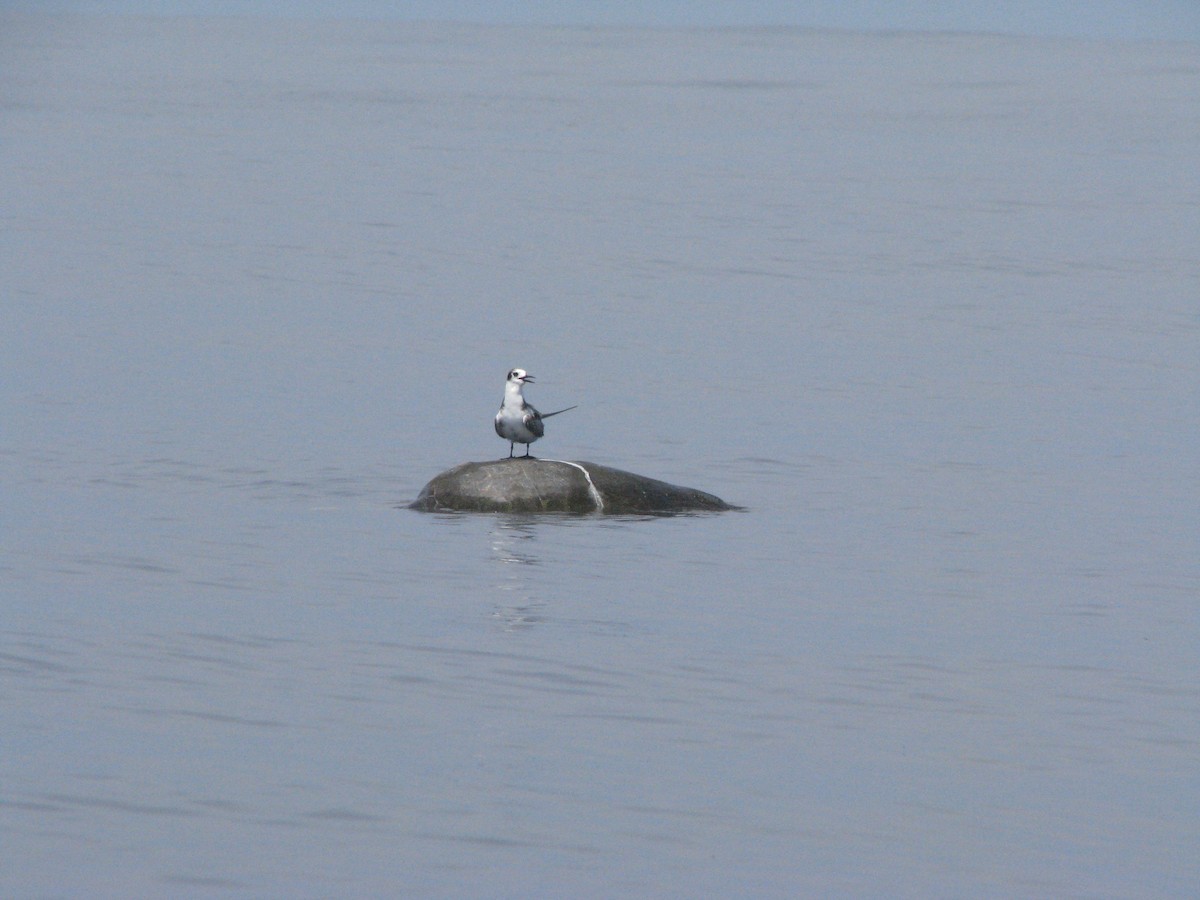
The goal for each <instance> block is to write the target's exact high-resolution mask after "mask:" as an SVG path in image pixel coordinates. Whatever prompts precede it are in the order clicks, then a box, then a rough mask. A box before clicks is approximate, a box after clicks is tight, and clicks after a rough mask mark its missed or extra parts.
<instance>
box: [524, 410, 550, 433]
mask: <svg viewBox="0 0 1200 900" xmlns="http://www.w3.org/2000/svg"><path fill="white" fill-rule="evenodd" d="M524 422H525V427H526V428H528V429H529V430H530V431H531V432H533V434H535V435H537V436H538V437H541V436H542V435H544V434H545V433H546V426H545V425H543V424H542V414H541V413H540V412H538V411H537V410H536V409H534V408H533V407H532V406H530V405H529V404H528V403H526V404H525V419H524Z"/></svg>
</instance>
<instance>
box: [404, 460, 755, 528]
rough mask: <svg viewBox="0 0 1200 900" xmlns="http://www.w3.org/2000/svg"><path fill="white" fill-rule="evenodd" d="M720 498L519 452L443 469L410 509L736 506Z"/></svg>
mask: <svg viewBox="0 0 1200 900" xmlns="http://www.w3.org/2000/svg"><path fill="white" fill-rule="evenodd" d="M737 508H738V507H736V506H731V505H730V504H728V503H726V502H725V501H724V500H722V499H721V498H720V497H714V496H713V495H712V494H706V493H705V492H704V491H698V490H695V489H694V488H687V487H680V486H678V485H674V484H668V483H667V482H665V481H658V480H656V479H654V478H646V477H644V476H642V475H635V474H633V473H632V472H623V471H621V470H620V469H611V468H609V467H608V466H600V465H597V464H596V463H591V462H564V461H561V460H554V459H537V458H536V457H523V456H518V457H514V458H512V459H499V460H496V461H495V462H469V463H463V464H462V465H461V466H455V467H454V468H453V469H447V470H446V471H445V472H443V473H442V474H441V475H438V476H437V477H435V478H434V479H433V480H432V481H430V482H429V484H427V485H425V487H424V488H423V489H422V490H421V493H420V496H418V497H417V499H416V500H414V501H413V502H412V503H411V504H409V509H419V510H424V511H427V512H436V511H464V512H523V513H532V512H571V513H610V514H617V515H622V514H629V513H651V514H654V513H657V514H666V513H679V512H693V511H697V510H713V511H715V510H725V509H737Z"/></svg>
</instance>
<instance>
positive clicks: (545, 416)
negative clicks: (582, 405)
mask: <svg viewBox="0 0 1200 900" xmlns="http://www.w3.org/2000/svg"><path fill="white" fill-rule="evenodd" d="M578 408H579V404H578V403H576V404H575V405H574V406H568V407H567V408H566V409H556V410H555V411H554V412H552V413H542V418H543V419H548V418H550V417H551V416H557V415H558V414H559V413H564V412H570V411H571V410H573V409H578Z"/></svg>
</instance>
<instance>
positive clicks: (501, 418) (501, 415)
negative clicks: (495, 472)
mask: <svg viewBox="0 0 1200 900" xmlns="http://www.w3.org/2000/svg"><path fill="white" fill-rule="evenodd" d="M532 381H533V376H532V375H530V374H529V373H528V372H526V371H525V370H524V369H510V370H509V372H508V378H507V379H506V380H505V382H504V402H503V403H501V404H500V412H498V413H496V422H495V424H496V434H498V435H500V437H502V438H504V439H505V440H506V441H508V458H509V459H512V458H513V451H514V450H515V449H516V446H517V444H524V445H525V456H526V457H528V456H529V445H530V444H532V443H533V442H534V441H536V440H537V439H538V438H540V437H541V436H542V435H544V434H545V433H546V428H545V426H544V425H543V424H542V420H543V419H548V418H550V417H551V416H557V415H558V414H559V413H565V412H567V411H568V410H572V409H575V408H576V407H575V406H568V407H567V408H566V409H559V410H555V411H554V412H552V413H540V412H538V411H537V410H536V409H534V408H533V407H532V406H530V405H529V404H528V403H526V402H525V395H524V394H523V393H522V392H521V389H522V388H523V387H524V386H525V385H526V384H530V383H531V382H532ZM576 406H578V404H576Z"/></svg>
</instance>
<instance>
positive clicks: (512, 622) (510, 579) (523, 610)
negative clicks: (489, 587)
mask: <svg viewBox="0 0 1200 900" xmlns="http://www.w3.org/2000/svg"><path fill="white" fill-rule="evenodd" d="M491 535H492V556H493V559H494V560H495V562H496V563H497V565H498V566H499V570H498V572H497V580H496V589H497V590H498V591H500V596H499V599H498V602H497V604H496V608H495V610H494V611H493V612H492V616H493V617H494V618H496V619H497V620H499V621H500V622H501V623H502V625H503V627H504V630H505V631H516V630H519V629H523V628H529V627H531V626H533V625H536V624H538V623H539V622H542V621H544V620H545V616H543V615H541V613H540V612H539V611H540V610H541V609H543V608H544V607H545V605H546V604H545V602H543V601H535V600H534V599H533V596H532V594H531V593H530V591H529V572H528V571H527V570H526V567H527V566H538V565H541V559H540V558H539V557H538V556H537V555H536V554H535V553H534V552H532V551H533V550H534V541H535V540H536V539H537V526H536V522H535V520H534V519H533V518H532V517H530V516H498V517H497V518H496V520H495V526H494V527H493V528H492V532H491Z"/></svg>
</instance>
